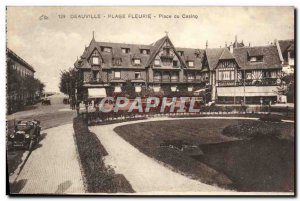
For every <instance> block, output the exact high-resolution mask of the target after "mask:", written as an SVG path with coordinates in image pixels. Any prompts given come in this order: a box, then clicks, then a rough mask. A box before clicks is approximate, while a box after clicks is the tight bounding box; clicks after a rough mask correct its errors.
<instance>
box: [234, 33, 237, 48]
mask: <svg viewBox="0 0 300 201" xmlns="http://www.w3.org/2000/svg"><path fill="white" fill-rule="evenodd" d="M234 44H235V47H237V35H235V40H234Z"/></svg>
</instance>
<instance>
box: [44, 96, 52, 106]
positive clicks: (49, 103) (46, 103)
mask: <svg viewBox="0 0 300 201" xmlns="http://www.w3.org/2000/svg"><path fill="white" fill-rule="evenodd" d="M42 105H51V101H50V99H49V98H44V99H43V100H42Z"/></svg>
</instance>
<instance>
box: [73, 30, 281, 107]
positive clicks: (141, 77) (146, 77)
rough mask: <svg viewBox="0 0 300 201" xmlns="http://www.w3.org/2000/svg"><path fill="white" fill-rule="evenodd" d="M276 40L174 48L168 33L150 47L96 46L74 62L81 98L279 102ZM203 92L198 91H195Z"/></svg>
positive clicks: (91, 44) (107, 44)
mask: <svg viewBox="0 0 300 201" xmlns="http://www.w3.org/2000/svg"><path fill="white" fill-rule="evenodd" d="M278 46H279V45H278V42H277V43H275V44H272V45H267V46H261V47H250V46H247V47H246V46H244V44H243V42H241V43H238V42H237V40H236V41H235V42H234V43H233V44H231V45H230V46H228V47H227V46H226V47H224V48H208V47H206V49H197V48H180V47H175V46H174V45H173V43H172V41H171V39H170V38H169V37H168V35H166V36H164V37H163V38H161V39H159V40H158V41H156V42H154V43H152V44H150V45H139V44H125V43H108V42H97V41H96V40H95V38H94V36H93V38H92V40H91V42H90V44H89V46H88V47H86V48H85V50H84V52H83V54H82V55H81V57H80V58H79V59H77V61H76V62H75V64H74V65H75V68H76V69H77V70H78V72H79V76H80V79H81V80H82V81H83V84H82V85H81V86H80V88H81V90H79V91H81V93H82V95H83V96H82V99H87V98H89V97H90V98H93V97H94V98H96V97H98V98H101V97H104V96H108V95H111V94H113V93H122V92H123V93H125V94H126V87H125V86H127V85H130V86H132V88H134V91H135V93H136V95H140V93H142V92H143V90H145V89H148V90H152V91H153V92H154V93H161V94H163V95H164V96H170V95H172V96H174V95H175V96H176V95H178V96H183V95H185V96H194V95H195V94H199V95H201V94H202V95H203V94H204V95H207V94H209V96H210V101H216V102H219V103H240V102H241V101H242V100H246V102H247V103H257V102H259V101H260V100H261V98H264V99H270V100H272V101H276V100H277V93H276V90H277V86H278V85H280V79H279V78H280V75H281V70H282V64H283V60H282V55H281V53H280V51H279V50H278ZM199 92H202V93H199Z"/></svg>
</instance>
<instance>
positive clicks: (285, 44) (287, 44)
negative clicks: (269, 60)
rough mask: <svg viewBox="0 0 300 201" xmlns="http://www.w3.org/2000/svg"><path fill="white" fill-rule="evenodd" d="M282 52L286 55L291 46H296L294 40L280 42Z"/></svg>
mask: <svg viewBox="0 0 300 201" xmlns="http://www.w3.org/2000/svg"><path fill="white" fill-rule="evenodd" d="M278 43H279V46H280V50H281V52H282V53H284V52H285V51H286V50H287V49H288V48H289V47H290V46H291V45H294V40H292V39H291V40H278Z"/></svg>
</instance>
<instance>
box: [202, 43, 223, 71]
mask: <svg viewBox="0 0 300 201" xmlns="http://www.w3.org/2000/svg"><path fill="white" fill-rule="evenodd" d="M225 49H227V48H209V49H206V56H207V61H208V65H209V69H210V70H214V69H215V68H216V67H217V65H218V62H219V59H220V57H221V55H222V53H223V51H224V50H225ZM227 50H228V49H227Z"/></svg>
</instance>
